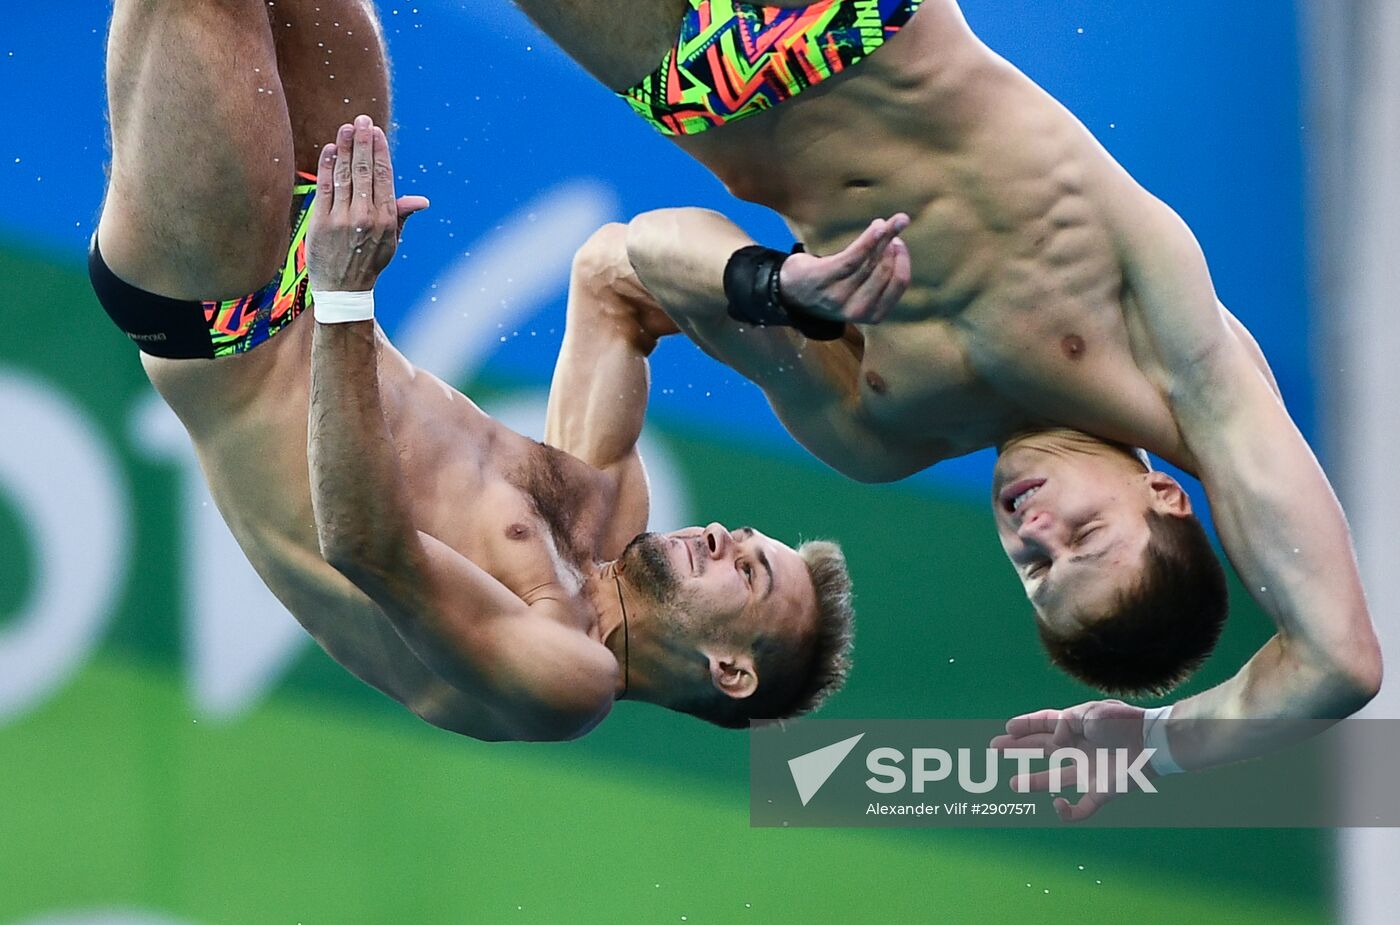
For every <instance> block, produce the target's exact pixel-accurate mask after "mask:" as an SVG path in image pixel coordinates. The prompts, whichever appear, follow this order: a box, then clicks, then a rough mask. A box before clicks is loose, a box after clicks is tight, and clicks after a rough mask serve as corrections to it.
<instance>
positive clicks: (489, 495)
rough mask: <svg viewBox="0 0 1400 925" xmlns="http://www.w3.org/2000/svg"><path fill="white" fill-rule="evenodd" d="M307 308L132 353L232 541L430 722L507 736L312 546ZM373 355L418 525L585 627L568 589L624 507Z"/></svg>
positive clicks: (393, 358)
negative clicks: (180, 351)
mask: <svg viewBox="0 0 1400 925" xmlns="http://www.w3.org/2000/svg"><path fill="white" fill-rule="evenodd" d="M313 324H314V322H313V321H312V319H311V318H310V316H309V313H308V316H307V317H306V318H304V319H299V320H298V321H297V322H295V323H293V324H292V325H291V326H290V327H289V328H288V329H287V330H285V331H283V332H282V333H281V334H279V335H278V336H277V337H276V338H273V339H272V340H271V341H269V342H268V343H266V344H263V345H262V346H260V347H258V348H257V349H256V350H254V351H251V352H250V353H247V354H245V355H241V356H237V357H232V358H227V359H221V360H213V361H206V360H162V359H158V358H154V357H150V356H145V355H143V357H142V359H143V362H144V365H145V368H146V371H147V374H148V375H149V376H150V378H151V381H152V382H153V383H154V384H155V386H156V388H157V389H158V390H159V391H160V393H161V395H162V396H163V397H164V398H165V399H166V401H167V402H168V403H169V404H170V406H171V407H172V408H173V409H174V410H175V412H176V414H177V415H179V416H180V418H181V420H182V422H183V423H184V424H185V426H186V428H187V429H188V430H189V433H190V436H191V439H192V440H193V442H194V445H195V448H196V451H197V452H198V454H199V459H200V463H201V465H202V466H203V468H204V472H205V475H206V479H207V481H208V483H209V485H210V488H211V490H212V492H213V494H214V498H215V501H216V502H217V504H218V506H219V510H220V512H221V513H222V514H223V516H224V519H225V520H226V521H227V523H228V525H229V527H230V529H231V530H232V531H233V534H234V536H235V537H236V538H237V540H238V543H239V545H240V546H241V547H242V549H243V552H244V553H245V554H246V555H247V557H248V559H249V561H250V562H251V563H252V565H253V567H254V568H255V569H256V570H257V572H258V574H259V575H260V576H261V577H262V579H263V580H264V582H265V583H266V584H267V586H268V587H269V588H270V589H271V590H272V591H273V593H274V594H276V595H277V597H278V599H279V600H281V601H282V603H283V604H284V605H286V607H287V608H288V609H289V610H290V611H291V612H292V613H293V615H295V616H296V618H297V620H298V621H299V622H300V623H301V624H302V625H303V626H304V627H305V628H306V630H307V631H308V632H309V633H310V634H311V635H312V636H314V637H315V638H316V640H317V642H319V643H320V644H321V646H322V647H323V648H325V650H326V651H327V652H328V653H330V654H331V655H332V656H333V657H334V658H335V659H336V660H337V661H339V662H340V663H341V664H343V665H345V667H346V668H348V669H349V670H350V671H352V672H353V673H354V674H356V675H357V676H358V677H360V678H361V679H362V680H364V681H366V682H367V683H369V684H372V685H374V686H375V687H377V688H379V689H380V690H382V691H384V692H385V693H386V694H388V695H389V696H391V697H393V698H395V699H396V700H399V701H400V702H402V703H404V704H405V705H406V706H408V707H410V708H411V709H413V710H414V711H415V712H417V713H419V714H420V715H422V716H423V717H424V718H425V719H427V720H429V721H430V722H433V723H435V724H437V725H441V726H444V727H446V728H450V729H452V730H453V731H455V732H460V733H463V734H466V735H471V736H473V737H476V738H482V739H500V738H513V737H515V736H514V735H513V733H512V730H511V728H510V727H509V724H508V723H507V722H506V721H505V719H504V718H503V717H499V716H498V715H497V714H496V712H495V711H494V710H493V709H492V707H491V705H490V704H489V703H487V702H485V701H483V700H480V699H478V698H474V697H472V696H470V695H469V694H468V693H466V692H463V691H461V690H459V689H458V688H456V687H453V686H451V685H449V684H448V683H446V682H445V681H443V680H442V679H440V678H439V677H438V676H437V675H435V674H434V673H433V672H432V671H430V670H429V669H428V668H427V667H426V666H424V665H423V663H422V662H421V661H420V660H419V659H418V658H417V657H415V656H414V655H413V653H412V652H411V651H410V650H409V648H408V647H407V646H406V645H405V644H404V643H403V641H402V640H401V639H400V638H399V637H398V636H397V634H396V633H395V631H394V629H393V627H392V626H391V625H390V623H389V621H388V620H387V619H386V618H385V617H384V615H383V614H382V613H381V612H380V611H379V609H378V608H377V607H376V606H375V604H373V603H372V602H371V601H370V600H369V598H368V597H366V596H365V595H364V594H363V593H361V592H360V591H358V590H357V589H356V588H355V587H354V586H353V585H351V584H350V582H349V581H347V580H346V579H344V578H343V577H341V576H340V574H339V573H337V572H336V571H335V570H334V569H333V568H331V566H329V565H327V564H326V562H325V561H324V560H323V559H322V558H321V554H320V551H319V546H318V542H317V534H316V523H315V519H314V517H313V515H312V510H311V490H310V481H309V474H308V466H307V406H308V401H309V387H310V374H309V369H310V356H309V351H310V340H311V334H312V328H313ZM381 357H382V361H381V365H380V382H381V389H382V394H383V396H384V401H385V405H386V410H387V412H388V414H389V417H390V420H391V422H392V424H393V428H394V435H395V441H396V443H397V445H398V448H399V459H400V464H401V467H402V472H403V475H404V479H405V481H406V484H407V485H408V488H409V494H410V496H411V499H412V504H413V514H414V522H415V524H416V525H417V527H418V529H419V530H421V531H422V532H424V533H427V534H430V535H432V536H434V537H436V538H437V539H438V540H441V541H442V542H443V543H445V544H447V545H448V546H450V547H452V548H453V549H455V550H456V551H457V552H459V553H461V554H462V555H464V556H466V557H467V558H469V559H471V560H472V561H473V562H475V563H476V564H477V565H478V566H480V567H481V568H482V569H484V570H485V571H486V572H488V573H489V574H491V575H492V576H494V577H495V578H496V579H497V580H498V581H500V582H501V583H502V584H503V585H505V586H506V587H507V588H509V589H510V590H511V591H513V592H514V593H515V594H516V595H518V596H519V597H520V598H521V599H522V600H523V601H525V602H526V603H527V604H538V603H539V602H542V601H547V600H548V601H553V602H554V603H555V605H554V606H549V605H546V607H545V612H547V613H549V614H551V615H553V616H554V617H555V619H557V620H559V621H560V622H561V623H563V624H565V625H567V626H569V627H571V628H573V629H576V630H577V631H578V632H580V633H585V634H589V635H591V636H593V637H594V638H597V627H596V614H595V612H594V611H593V610H592V608H590V607H588V606H586V603H585V602H584V601H583V600H582V599H581V598H580V596H579V591H580V588H581V585H582V578H583V572H584V570H586V569H587V568H588V567H589V566H590V565H592V564H594V563H595V562H596V561H602V560H605V559H609V558H612V557H614V556H616V555H617V553H619V552H620V549H604V548H602V547H603V546H605V545H607V544H608V543H609V540H608V537H610V536H613V535H615V534H616V533H617V531H615V530H613V529H612V527H613V524H612V521H613V520H614V519H615V518H616V517H617V516H626V515H625V514H623V515H618V514H614V513H613V511H614V510H615V509H616V508H615V506H614V501H615V499H613V498H611V497H610V494H611V492H610V491H609V490H608V489H607V487H606V480H604V479H603V478H602V477H601V476H600V474H599V473H598V472H597V471H596V470H594V469H592V468H591V467H589V466H587V465H585V464H584V463H582V462H580V461H579V460H577V459H575V458H573V457H572V456H569V455H568V454H566V453H562V452H559V451H557V450H554V449H551V448H548V447H544V446H542V445H541V444H538V443H535V442H534V441H532V440H529V439H528V438H525V437H522V436H520V435H519V434H516V433H514V432H513V431H511V430H509V429H507V428H505V427H503V426H501V425H500V424H498V423H496V422H495V421H493V420H492V419H491V418H489V417H488V416H487V415H486V414H484V413H483V412H482V411H481V410H480V409H479V408H478V407H477V406H476V405H475V404H474V403H473V402H472V401H471V400H470V399H468V398H466V397H465V396H464V395H462V394H461V393H459V392H457V391H456V390H454V389H452V388H450V387H448V386H447V385H445V384H444V383H442V382H441V381H440V380H438V379H436V378H435V377H433V376H431V375H428V374H427V373H424V372H422V371H419V370H416V369H415V368H414V367H413V366H412V364H410V363H409V362H408V361H407V360H406V359H405V358H404V357H403V355H402V354H400V353H398V351H396V350H394V349H393V347H392V346H390V345H388V344H384V345H383V346H382V349H381ZM627 526H628V528H629V529H630V526H631V525H630V524H629V525H627ZM633 532H635V531H633ZM628 535H629V536H630V535H631V534H630V533H629V534H628ZM534 609H535V612H537V613H538V612H540V608H539V607H536V608H534Z"/></svg>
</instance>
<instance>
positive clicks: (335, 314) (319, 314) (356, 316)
mask: <svg viewBox="0 0 1400 925" xmlns="http://www.w3.org/2000/svg"><path fill="white" fill-rule="evenodd" d="M311 304H312V306H313V311H315V313H316V320H317V321H319V322H321V324H346V323H348V322H351V321H373V320H374V290H373V289H370V290H368V291H367V292H317V291H315V290H314V289H313V290H312V291H311Z"/></svg>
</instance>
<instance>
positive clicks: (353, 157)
mask: <svg viewBox="0 0 1400 925" xmlns="http://www.w3.org/2000/svg"><path fill="white" fill-rule="evenodd" d="M316 198H317V200H318V201H317V202H316V207H315V212H314V213H313V214H312V216H311V224H310V228H309V230H308V232H307V270H308V273H309V274H310V277H311V288H312V289H313V290H316V291H318V292H366V291H368V290H371V289H373V288H374V283H375V281H376V280H377V279H378V278H379V274H380V273H381V272H382V271H383V269H384V268H385V267H386V266H388V265H389V261H390V260H392V259H393V257H394V252H395V251H396V250H397V249H398V246H399V234H400V232H402V230H403V225H404V222H406V221H407V220H408V217H409V216H410V215H412V214H413V213H415V212H419V211H421V210H423V209H426V208H427V207H428V200H427V199H425V198H423V197H422V196H404V197H403V198H401V199H396V198H395V196H394V168H393V164H391V163H390V160H389V141H388V139H387V138H385V136H384V130H383V129H381V128H380V127H379V126H377V125H375V124H374V122H373V121H371V119H370V118H369V116H358V117H357V118H356V119H355V122H354V124H353V125H350V124H347V125H342V126H341V127H340V131H339V133H338V134H337V136H336V141H335V144H329V145H326V146H325V148H323V149H322V150H321V162H320V165H319V167H318V170H317V176H316Z"/></svg>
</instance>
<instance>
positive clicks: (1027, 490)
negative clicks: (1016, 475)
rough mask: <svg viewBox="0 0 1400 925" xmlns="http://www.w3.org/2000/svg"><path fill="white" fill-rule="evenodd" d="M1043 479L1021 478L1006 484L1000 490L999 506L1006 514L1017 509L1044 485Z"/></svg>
mask: <svg viewBox="0 0 1400 925" xmlns="http://www.w3.org/2000/svg"><path fill="white" fill-rule="evenodd" d="M1045 482H1046V480H1045V479H1021V480H1020V481H1019V482H1016V483H1014V484H1012V485H1008V486H1007V487H1006V488H1004V489H1003V490H1002V492H1001V499H1000V500H1001V507H1002V510H1004V511H1006V513H1008V514H1014V513H1016V512H1017V511H1019V510H1020V509H1021V508H1022V507H1023V506H1024V505H1025V503H1026V502H1027V501H1029V500H1031V498H1033V497H1035V494H1036V492H1038V491H1040V489H1041V488H1042V487H1044V485H1045Z"/></svg>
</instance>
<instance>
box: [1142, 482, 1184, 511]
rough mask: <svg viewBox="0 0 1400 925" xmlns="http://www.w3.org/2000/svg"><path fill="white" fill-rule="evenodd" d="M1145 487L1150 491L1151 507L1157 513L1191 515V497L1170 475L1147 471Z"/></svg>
mask: <svg viewBox="0 0 1400 925" xmlns="http://www.w3.org/2000/svg"><path fill="white" fill-rule="evenodd" d="M1147 488H1148V490H1149V491H1151V492H1152V509H1153V510H1154V511H1156V512H1157V513H1159V514H1166V515H1168V516H1170V517H1190V516H1191V497H1190V496H1189V495H1187V494H1186V491H1185V490H1184V489H1183V488H1182V487H1181V485H1180V483H1178V482H1177V480H1176V479H1174V478H1172V477H1171V476H1170V475H1167V474H1166V473H1165V472H1149V473H1147Z"/></svg>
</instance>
